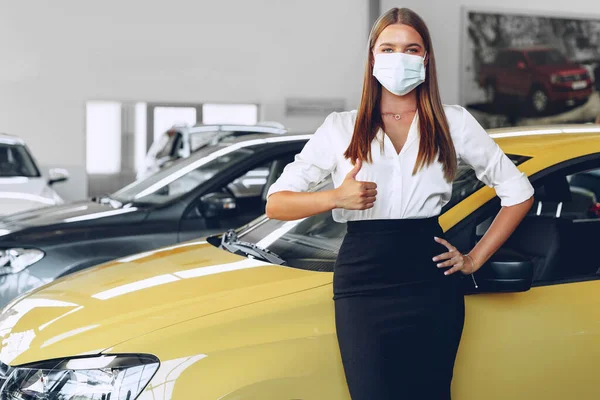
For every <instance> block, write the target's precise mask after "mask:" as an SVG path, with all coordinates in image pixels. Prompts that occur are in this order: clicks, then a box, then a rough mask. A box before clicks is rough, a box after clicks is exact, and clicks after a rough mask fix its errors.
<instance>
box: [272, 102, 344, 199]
mask: <svg viewBox="0 0 600 400" xmlns="http://www.w3.org/2000/svg"><path fill="white" fill-rule="evenodd" d="M335 120H336V114H335V113H332V114H330V115H329V116H328V117H327V118H326V119H325V121H324V122H323V124H322V125H321V126H320V127H319V128H318V129H317V131H316V132H315V133H314V134H313V136H311V138H310V139H309V140H308V142H307V143H306V145H305V146H304V148H303V149H302V151H301V152H300V153H298V154H297V155H296V156H295V157H294V161H293V162H291V163H290V164H288V165H287V166H286V167H285V168H284V170H283V172H282V173H281V176H280V177H279V178H278V179H277V181H275V183H273V185H271V187H270V188H269V190H268V191H267V197H268V196H270V195H272V194H273V193H277V192H282V191H292V192H306V191H308V190H310V189H311V188H312V187H313V186H314V185H316V184H318V183H319V182H321V181H322V180H323V179H325V178H326V177H327V176H328V175H329V174H331V172H332V171H333V169H334V168H335V155H334V149H333V146H332V141H331V135H332V133H333V130H334V129H335Z"/></svg>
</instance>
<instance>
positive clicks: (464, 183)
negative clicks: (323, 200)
mask: <svg viewBox="0 0 600 400" xmlns="http://www.w3.org/2000/svg"><path fill="white" fill-rule="evenodd" d="M508 156H509V158H510V159H511V160H512V161H513V163H515V165H519V164H521V163H523V162H524V161H525V160H528V159H529V158H528V157H523V156H516V155H511V154H509V155H508ZM483 186H484V184H483V183H482V182H481V181H480V180H479V179H477V177H476V176H475V172H474V171H473V170H472V169H471V168H470V167H468V166H465V165H459V172H458V175H457V177H456V179H455V180H454V182H453V185H452V198H451V200H450V201H449V202H448V203H447V204H446V205H445V206H444V208H443V209H442V213H445V212H446V211H447V210H449V209H450V208H452V207H454V206H455V205H456V204H458V203H460V202H461V201H462V200H464V199H466V198H467V197H469V196H470V195H471V194H473V193H475V192H476V191H478V190H479V189H481V188H482V187H483ZM332 188H333V183H332V182H331V179H327V180H325V181H323V182H322V183H320V184H319V185H317V186H316V187H315V189H314V191H323V190H329V189H332ZM345 233H346V224H342V223H336V222H335V221H334V220H333V215H332V213H331V211H329V212H325V213H321V214H317V215H314V216H312V217H308V218H304V219H300V220H296V221H278V220H274V219H268V218H266V217H265V216H263V217H260V218H258V219H256V220H255V221H253V222H251V223H249V224H248V225H246V226H244V227H242V228H241V229H240V231H239V232H238V237H239V240H241V241H244V242H249V243H254V244H256V245H257V246H259V247H261V248H263V249H268V250H270V251H272V252H274V253H275V254H277V255H278V256H279V257H281V258H282V259H283V260H285V262H286V265H288V266H290V267H294V268H299V269H306V270H311V271H329V272H332V271H333V265H334V263H335V259H336V256H337V253H338V250H339V248H340V246H341V244H342V240H343V239H344V235H345Z"/></svg>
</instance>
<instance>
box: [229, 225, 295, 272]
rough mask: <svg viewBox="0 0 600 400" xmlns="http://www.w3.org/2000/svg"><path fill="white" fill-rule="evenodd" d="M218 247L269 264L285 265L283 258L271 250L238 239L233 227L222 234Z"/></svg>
mask: <svg viewBox="0 0 600 400" xmlns="http://www.w3.org/2000/svg"><path fill="white" fill-rule="evenodd" d="M220 247H221V248H222V249H225V250H227V251H229V252H231V253H233V254H239V255H243V256H247V257H250V258H256V259H259V260H262V261H266V262H269V263H271V264H277V265H285V260H284V259H283V258H281V257H279V256H278V255H277V254H275V253H273V252H272V251H271V250H267V249H263V248H260V247H258V246H257V245H255V244H254V243H249V242H242V241H240V240H239V239H238V236H237V233H235V231H234V230H233V229H230V230H228V231H227V232H226V233H224V234H223V236H222V237H221V246H220Z"/></svg>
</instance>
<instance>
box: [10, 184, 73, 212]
mask: <svg viewBox="0 0 600 400" xmlns="http://www.w3.org/2000/svg"><path fill="white" fill-rule="evenodd" d="M59 203H62V200H61V199H60V197H59V196H58V195H57V194H56V193H55V192H54V191H53V190H52V189H50V188H49V187H48V186H47V185H46V182H45V181H44V179H42V178H26V177H15V178H0V215H10V214H14V213H17V212H21V211H25V210H30V209H35V208H40V207H47V206H51V205H55V204H59Z"/></svg>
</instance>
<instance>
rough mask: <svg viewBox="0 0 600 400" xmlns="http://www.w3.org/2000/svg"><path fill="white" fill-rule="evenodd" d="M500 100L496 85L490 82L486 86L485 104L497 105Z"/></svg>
mask: <svg viewBox="0 0 600 400" xmlns="http://www.w3.org/2000/svg"><path fill="white" fill-rule="evenodd" d="M496 100H498V93H496V84H495V83H494V82H488V83H487V84H486V85H485V102H486V103H488V104H495V103H496Z"/></svg>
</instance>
